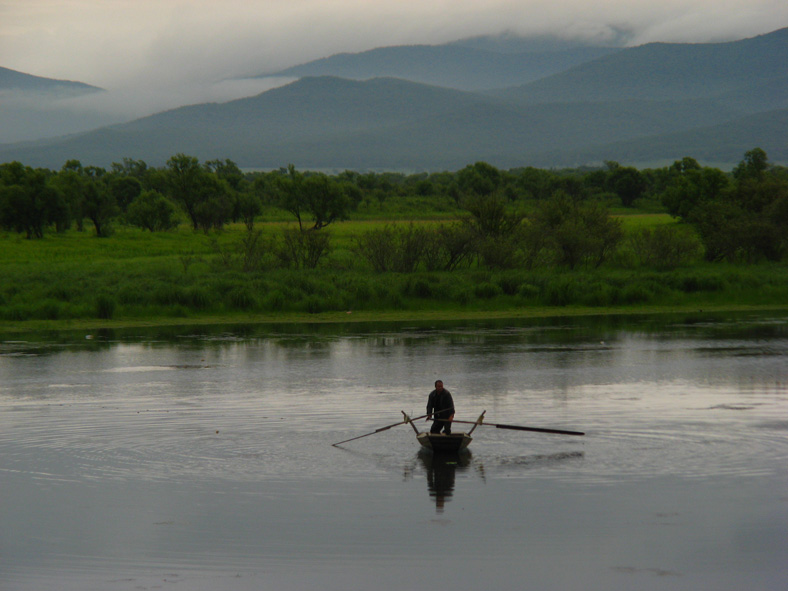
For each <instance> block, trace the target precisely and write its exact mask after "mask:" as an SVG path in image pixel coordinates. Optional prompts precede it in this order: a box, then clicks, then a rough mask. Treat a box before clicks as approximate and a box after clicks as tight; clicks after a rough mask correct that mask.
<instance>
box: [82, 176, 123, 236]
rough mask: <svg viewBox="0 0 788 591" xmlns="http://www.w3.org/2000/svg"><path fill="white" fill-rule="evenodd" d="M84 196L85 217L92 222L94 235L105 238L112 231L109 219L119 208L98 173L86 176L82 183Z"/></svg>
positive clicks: (115, 214) (116, 213)
mask: <svg viewBox="0 0 788 591" xmlns="http://www.w3.org/2000/svg"><path fill="white" fill-rule="evenodd" d="M89 174H90V173H89ZM84 197H85V200H84V214H85V217H87V218H88V219H89V220H90V221H91V222H93V227H94V228H95V229H96V236H97V237H98V238H106V237H107V236H109V235H110V234H111V233H112V229H111V227H110V221H111V220H112V218H114V217H115V216H117V215H118V213H119V209H118V205H117V203H116V202H115V197H114V196H113V195H112V192H111V191H110V189H109V187H108V186H107V184H106V183H105V182H104V181H103V180H102V179H101V176H100V175H99V174H94V175H93V176H89V177H88V179H87V182H86V183H85V185H84Z"/></svg>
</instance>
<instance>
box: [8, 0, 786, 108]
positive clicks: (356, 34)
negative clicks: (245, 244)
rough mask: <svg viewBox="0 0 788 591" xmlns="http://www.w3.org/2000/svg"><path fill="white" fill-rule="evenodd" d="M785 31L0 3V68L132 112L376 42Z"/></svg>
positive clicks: (331, 9) (689, 6)
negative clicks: (67, 83)
mask: <svg viewBox="0 0 788 591" xmlns="http://www.w3.org/2000/svg"><path fill="white" fill-rule="evenodd" d="M785 26H788V2H785V0H661V1H660V2H654V1H653V0H597V1H596V2H594V3H589V2H587V0H565V1H564V2H555V0H396V1H395V0H389V1H384V2H371V1H370V0H218V1H217V0H102V1H100V2H97V1H95V0H24V1H20V0H0V66H4V67H8V68H12V69H15V70H19V71H22V72H26V73H30V74H35V75H38V76H45V77H49V78H58V79H67V80H78V81H81V82H86V83H88V84H93V85H96V86H100V87H102V88H106V89H108V90H110V91H111V93H109V94H108V95H105V96H104V97H103V98H101V99H100V98H99V97H95V99H94V100H96V101H100V100H103V101H104V102H105V103H106V104H108V105H109V104H112V105H114V106H113V108H116V109H120V108H121V107H123V106H124V105H127V106H129V107H130V106H131V105H134V109H135V113H134V114H135V115H139V114H144V113H145V112H154V111H155V110H160V109H162V108H168V107H174V106H177V105H180V104H188V103H196V102H205V101H210V100H229V99H231V98H237V97H238V96H245V95H249V94H254V93H255V92H262V91H263V90H265V89H266V84H265V83H262V82H259V81H258V82H228V80H230V79H235V78H241V77H244V76H251V75H258V74H263V73H268V72H275V71H277V70H280V69H282V68H285V67H288V66H292V65H296V64H299V63H304V62H306V61H310V60H313V59H317V58H320V57H325V56H328V55H332V54H334V53H338V52H355V51H363V50H366V49H372V48H374V47H381V46H387V45H402V44H414V43H429V44H438V43H444V42H448V41H454V40H457V39H461V38H466V37H472V36H477V35H487V34H498V33H502V32H511V33H515V34H520V35H535V34H540V35H541V34H553V35H558V36H561V37H564V38H570V39H571V38H579V39H584V40H595V41H597V42H599V43H605V42H606V41H608V42H609V41H611V40H613V39H620V38H621V37H622V34H623V36H624V38H626V39H627V44H629V45H639V44H642V43H646V42H650V41H670V42H709V41H729V40H733V39H741V38H744V37H751V36H754V35H758V34H762V33H767V32H770V31H773V30H775V29H778V28H781V27H785ZM269 84H270V83H269ZM243 93H245V94H243ZM109 96H111V98H112V100H107V98H108V97H109ZM123 108H125V107H123Z"/></svg>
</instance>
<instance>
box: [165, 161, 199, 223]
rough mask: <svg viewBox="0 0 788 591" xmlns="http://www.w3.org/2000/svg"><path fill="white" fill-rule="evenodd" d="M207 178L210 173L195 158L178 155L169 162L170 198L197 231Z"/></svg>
mask: <svg viewBox="0 0 788 591" xmlns="http://www.w3.org/2000/svg"><path fill="white" fill-rule="evenodd" d="M207 177H208V173H207V172H206V171H205V170H204V169H203V168H202V167H201V166H200V162H199V160H197V158H195V157H193V156H187V155H186V154H176V155H175V156H173V157H171V158H170V159H169V160H167V188H168V191H169V194H170V197H172V199H173V200H174V201H175V202H176V203H178V204H180V205H181V206H182V207H183V209H184V210H185V211H186V215H188V216H189V219H190V220H191V222H192V226H193V227H194V229H195V230H197V229H199V227H200V224H199V219H198V216H197V206H198V205H199V204H200V203H202V202H203V201H204V200H205V193H204V185H205V184H206V182H207Z"/></svg>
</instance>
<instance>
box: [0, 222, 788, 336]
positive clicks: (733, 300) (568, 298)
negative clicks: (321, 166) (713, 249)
mask: <svg viewBox="0 0 788 591" xmlns="http://www.w3.org/2000/svg"><path fill="white" fill-rule="evenodd" d="M621 219H622V220H623V226H624V230H625V232H631V231H633V230H635V229H637V228H642V227H654V226H659V225H665V224H674V223H675V222H674V221H673V220H672V218H671V217H670V216H667V215H665V214H639V215H629V216H623V217H622V218H621ZM388 223H391V222H381V221H376V220H361V221H352V222H342V223H338V224H334V225H332V227H331V229H330V232H331V251H330V253H329V254H328V256H326V257H325V259H324V260H322V261H321V263H320V265H319V266H318V267H317V268H315V269H287V268H281V266H279V265H277V264H276V262H275V261H274V260H273V255H272V254H271V253H270V252H265V249H263V256H262V259H261V260H260V261H258V264H257V265H256V266H255V267H254V269H252V270H246V271H245V270H243V265H242V264H241V261H242V259H243V252H244V249H243V246H242V244H243V240H244V237H245V236H247V233H246V229H245V228H244V227H243V226H242V225H231V226H227V227H226V229H225V230H223V231H221V232H219V233H211V234H210V235H205V234H203V233H199V232H194V231H193V230H192V229H191V228H189V227H187V226H186V225H185V224H182V225H181V226H180V227H179V228H178V229H177V230H174V231H170V232H158V233H150V232H144V231H142V230H139V229H136V228H131V227H126V226H121V227H118V228H116V230H115V232H114V233H113V235H112V236H111V237H110V238H104V239H99V238H96V237H95V236H94V235H93V234H92V233H90V232H77V231H76V230H69V231H67V232H65V233H62V234H57V233H48V234H46V235H45V236H44V238H43V239H40V240H27V239H25V238H24V237H22V236H21V235H19V234H12V233H7V234H0V245H2V254H0V276H2V283H0V331H3V332H6V333H8V332H12V331H25V330H38V329H58V328H82V327H103V326H107V327H109V326H115V327H117V326H134V325H151V324H176V323H208V322H263V321H265V322H271V321H310V322H315V321H321V322H322V321H348V320H359V321H361V320H395V319H402V320H404V319H432V318H435V319H439V318H440V319H446V318H502V317H523V316H550V315H571V314H611V313H636V312H637V313H643V312H649V313H651V312H675V311H694V310H742V309H755V308H758V309H763V308H788V267H787V266H786V265H785V264H777V263H761V264H757V265H743V264H728V263H704V262H697V263H694V264H692V265H688V266H684V267H680V268H677V269H673V270H670V271H659V270H656V269H649V268H637V267H632V266H628V265H624V264H617V263H616V262H615V261H614V262H611V263H606V264H605V265H604V266H602V267H600V268H596V269H589V268H583V269H576V270H569V269H566V268H555V267H552V268H536V269H533V270H530V271H528V270H524V269H509V270H488V269H485V268H482V267H481V266H479V265H471V266H469V267H468V268H463V269H460V270H455V271H452V272H445V271H443V272H427V271H416V272H413V273H375V272H373V271H372V270H371V269H369V268H367V267H365V265H364V264H363V262H361V261H360V260H359V256H358V254H357V253H356V251H354V243H355V238H356V237H357V236H359V235H360V234H362V233H364V232H366V231H370V230H372V229H375V228H381V227H383V226H385V225H386V224H388ZM417 223H418V224H434V223H438V222H434V221H430V222H426V221H420V222H417ZM289 226H292V224H287V223H284V222H276V223H266V224H258V225H257V227H256V228H257V229H260V230H262V238H263V239H264V240H265V239H274V238H275V237H277V236H279V235H280V234H281V232H282V230H283V228H286V227H289Z"/></svg>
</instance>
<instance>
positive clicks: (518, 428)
mask: <svg viewBox="0 0 788 591" xmlns="http://www.w3.org/2000/svg"><path fill="white" fill-rule="evenodd" d="M438 420H439V421H446V420H448V419H438ZM451 422H452V423H466V424H468V425H489V426H490V427H497V428H498V429H514V430H515V431H534V432H536V433H555V434H556V435H585V433H582V432H580V431H565V430H564V429H542V428H539V427H521V426H520V425H502V424H500V423H479V421H451Z"/></svg>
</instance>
